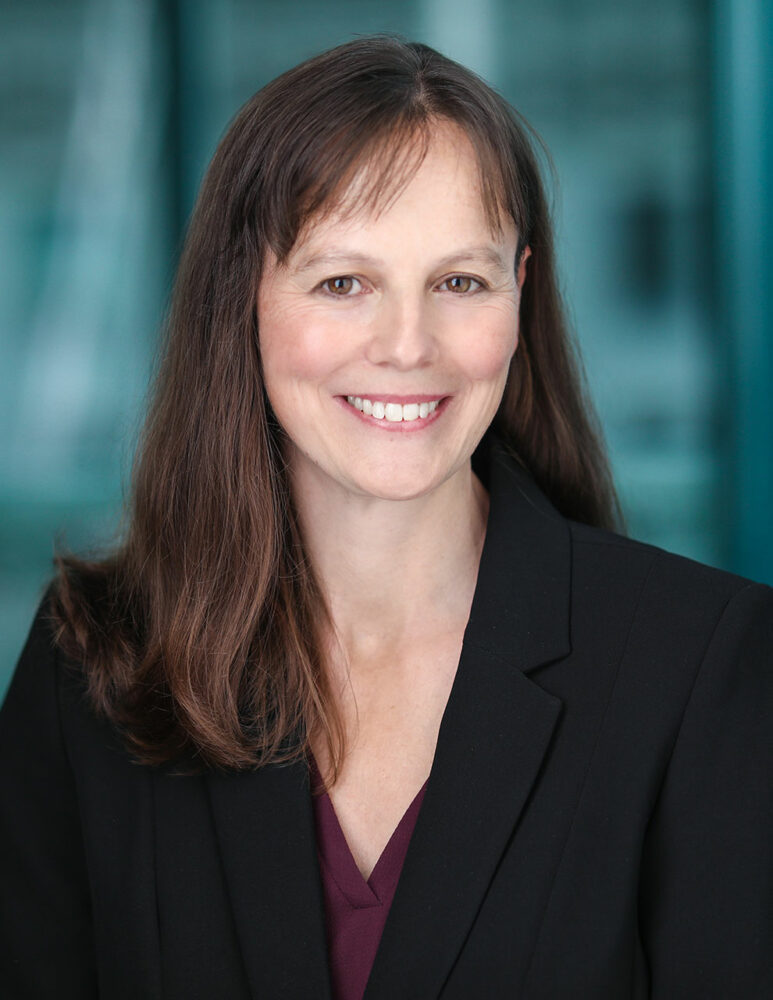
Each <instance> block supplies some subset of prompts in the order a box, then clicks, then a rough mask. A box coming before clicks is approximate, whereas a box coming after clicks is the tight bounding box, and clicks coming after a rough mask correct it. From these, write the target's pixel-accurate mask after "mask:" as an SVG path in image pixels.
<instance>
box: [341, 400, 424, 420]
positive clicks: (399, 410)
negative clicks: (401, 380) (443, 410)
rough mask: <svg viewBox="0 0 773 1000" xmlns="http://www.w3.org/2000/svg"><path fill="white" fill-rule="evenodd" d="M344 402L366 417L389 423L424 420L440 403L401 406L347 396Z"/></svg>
mask: <svg viewBox="0 0 773 1000" xmlns="http://www.w3.org/2000/svg"><path fill="white" fill-rule="evenodd" d="M346 401H347V403H350V404H351V405H352V406H354V407H356V408H357V409H358V410H362V412H363V413H365V414H366V415H367V416H374V417H375V418H376V419H377V420H384V419H386V420H389V421H390V422H391V423H400V421H402V420H408V421H410V420H418V419H424V418H425V417H428V416H429V414H430V413H434V412H435V410H436V409H437V407H438V403H439V402H440V400H439V399H433V401H432V402H431V403H406V404H405V406H401V405H400V404H399V403H382V402H381V401H380V400H378V399H376V400H371V399H366V398H365V397H364V396H347V397H346Z"/></svg>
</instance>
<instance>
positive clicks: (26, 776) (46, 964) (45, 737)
mask: <svg viewBox="0 0 773 1000" xmlns="http://www.w3.org/2000/svg"><path fill="white" fill-rule="evenodd" d="M47 597H48V595H46V598H44V599H43V602H42V604H41V605H40V607H39V608H38V612H37V614H36V616H35V620H34V622H33V624H32V628H31V630H30V633H29V637H28V639H27V642H26V644H25V646H24V649H23V651H22V654H21V657H20V659H19V662H18V664H17V666H16V670H15V672H14V675H13V678H12V680H11V684H10V687H9V689H8V692H7V695H6V698H5V701H4V703H3V706H2V709H0V995H2V996H3V997H4V998H6V1000H22V998H24V1000H38V998H40V1000H43V998H50V997H57V1000H75V998H78V1000H84V998H86V1000H87V998H89V997H96V996H97V985H96V963H95V956H94V946H93V938H92V923H91V910H90V903H89V885H88V877H87V872H86V862H85V858H84V850H83V843H82V836H81V828H80V820H79V814H78V804H77V798H76V791H75V783H74V779H73V775H72V772H71V770H70V766H69V764H68V760H67V754H66V750H65V746H64V741H63V737H62V727H61V723H60V712H59V696H58V670H59V666H58V657H57V654H56V650H55V648H54V644H53V640H52V634H51V631H50V627H49V625H48V621H47V615H46V610H47V604H48V601H47Z"/></svg>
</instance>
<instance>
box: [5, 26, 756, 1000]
mask: <svg viewBox="0 0 773 1000" xmlns="http://www.w3.org/2000/svg"><path fill="white" fill-rule="evenodd" d="M614 511H615V502H614V495H613V491H612V487H611V484H610V478H609V473H608V470H607V466H606V463H605V459H604V456H603V450H602V448H601V446H600V444H599V439H598V436H597V433H596V431H595V430H594V425H593V421H592V419H591V417H590V415H589V408H588V405H587V404H586V403H585V402H584V401H583V398H582V395H581V393H580V391H579V389H578V379H577V376H576V374H575V368H574V363H573V361H572V356H571V352H570V350H569V346H568V341H567V337H566V334H565V331H564V325H563V321H562V316H561V310H560V304H559V297H558V294H557V291H556V282H555V277H554V269H553V256H552V249H551V233H550V226H549V219H548V214H547V210H546V205H545V198H544V194H543V188H542V185H541V182H540V179H539V174H538V171H537V167H536V164H535V158H534V154H533V152H532V150H531V146H530V143H529V139H528V133H527V129H526V126H525V125H524V123H523V122H522V121H521V119H520V118H519V117H518V116H517V115H516V114H515V113H513V112H512V110H511V109H509V108H508V107H507V105H506V104H505V103H504V101H503V100H502V99H501V98H499V97H498V96H497V95H496V94H495V93H494V92H493V91H492V90H490V89H489V88H488V87H487V86H486V85H485V84H484V83H483V82H482V81H480V80H479V79H478V78H477V77H475V76H474V75H473V74H472V73H470V72H469V71H467V70H465V69H464V68H462V67H461V66H459V65H457V64H455V63H453V62H451V61H449V60H447V59H445V58H443V57H442V56H441V55H439V54H438V53H437V52H434V51H433V50H432V49H429V48H427V47H425V46H423V45H416V44H408V43H404V42H402V41H400V40H397V39H395V38H392V37H389V36H374V37H370V38H361V39H358V40H356V41H354V42H351V43H348V44H346V45H343V46H340V47H338V48H336V49H333V50H332V51H329V52H326V53H323V54H322V55H320V56H318V57H316V58H314V59H311V60H309V61H308V62H305V63H303V64H302V65H300V66H298V67H296V68H295V69H293V70H291V71H290V72H288V73H285V74H284V75H283V76H281V77H279V78H278V79H276V80H274V81H273V82H272V83H270V84H269V85H268V86H267V87H266V88H264V89H263V90H262V91H261V92H259V93H258V94H257V95H255V97H254V98H253V99H252V100H251V101H250V102H249V103H248V104H247V105H246V106H245V107H244V108H243V110H242V111H241V113H240V114H239V115H238V117H237V118H236V119H235V121H234V122H233V124H232V125H231V127H230V129H229V130H228V132H227V134H226V136H225V138H224V139H223V141H222V143H221V145H220V147H219V149H218V150H217V153H216V154H215V157H214V160H213V162H212V165H211V167H210V169H209V172H208V174H207V177H206V179H205V181H204V184H203V188H202V191H201V195H200V197H199V201H198V204H197V206H196V210H195V213H194V217H193V220H192V223H191V227H190V232H189V235H188V239H187V243H186V247H185V251H184V254H183V259H182V262H181V265H180V272H179V276H178V281H177V285H176V289H175V295H174V302H173V309H172V312H171V318H170V322H169V330H168V340H167V343H166V347H165V352H164V355H163V361H162V364H161V367H160V371H159V375H158V380H157V385H156V389H155V395H154V397H153V404H152V406H151V409H150V412H149V415H148V420H147V425H146V431H145V434H144V437H143V440H142V442H141V447H140V449H139V452H138V461H137V464H136V467H135V475H134V482H133V492H132V505H131V510H130V517H129V520H128V531H127V535H126V539H125V542H124V543H123V545H122V546H121V547H120V548H119V549H118V550H117V551H116V552H114V553H113V554H112V555H111V556H110V557H109V558H105V559H104V560H103V561H101V562H86V561H82V560H78V559H77V558H75V557H73V556H68V557H60V558H59V559H58V575H57V577H56V579H55V580H54V581H53V582H52V584H51V586H50V588H49V591H48V592H47V594H46V596H45V598H44V601H43V603H42V605H41V608H40V610H39V613H38V615H37V617H36V619H35V622H34V623H33V626H32V631H31V633H30V637H29V640H28V643H27V645H26V647H25V649H24V652H23V654H22V657H21V660H20V662H19V665H18V667H17V671H16V674H15V676H14V680H13V682H12V685H11V688H10V691H9V693H8V696H7V699H6V702H5V705H4V707H3V710H2V716H1V717H0V859H2V860H1V863H2V866H3V868H2V883H3V886H4V899H3V908H4V918H3V919H4V924H3V928H2V938H1V939H0V940H1V943H0V948H1V949H2V958H3V966H2V977H3V978H2V983H3V988H4V994H3V995H4V996H8V997H22V996H23V997H48V996H56V997H57V998H70V997H72V998H75V997H78V998H80V997H87V996H97V995H98V996H100V997H107V998H111V1000H112V998H124V997H126V998H129V997H131V998H137V997H143V998H151V997H165V998H166V997H171V998H181V1000H182V998H185V1000H190V998H194V997H202V998H212V997H227V998H229V1000H230V998H239V997H245V998H247V997H270V998H272V1000H275V998H325V997H341V998H347V1000H348V998H353V997H361V996H363V992H364V996H365V997H366V998H367V1000H394V998H396V997H400V998H416V1000H428V998H432V997H440V996H442V997H443V998H447V1000H452V998H454V1000H461V998H466V1000H467V998H477V997H483V996H485V997H487V998H488V997H492V998H499V997H515V996H517V997H524V998H537V997H540V998H541V997H545V998H551V1000H556V998H563V997H566V998H570V997H571V998H577V997H589V998H590V997H594V998H595V997H603V998H617V997H619V998H623V997H635V998H644V997H658V998H675V997H680V998H691V997H696V998H698V997H700V998H711V997H717V998H719V997H721V998H723V1000H727V998H730V997H743V998H747V1000H748V998H752V997H767V996H770V995H773V970H772V969H771V964H770V958H769V954H770V946H771V944H773V912H772V911H773V906H772V903H773V898H772V890H771V886H772V885H773V866H772V865H771V830H772V826H773V824H771V794H770V789H771V782H770V778H771V762H772V759H773V754H772V753H771V741H770V736H769V732H770V731H769V728H768V726H769V723H770V718H771V704H772V702H773V691H772V687H773V682H772V679H773V674H772V672H771V669H770V667H771V664H770V640H771V633H772V631H773V612H772V610H771V609H773V602H772V601H771V591H770V590H769V589H768V588H766V587H763V586H759V585H756V584H752V583H749V582H748V581H745V580H742V579H739V578H737V577H734V576H730V575H728V574H724V573H720V572H718V571H715V570H711V569H708V568H706V567H703V566H701V565H698V564H696V563H693V562H690V561H687V560H684V559H680V558H678V557H675V556H671V555H668V554H666V553H664V552H661V551H659V550H657V549H654V548H651V547H649V546H645V545H641V544H638V543H635V542H631V541H628V540H626V539H624V538H622V537H620V536H619V535H616V534H613V533H611V531H610V530H608V529H610V528H612V527H614ZM398 878H399V882H398ZM366 984H367V986H366Z"/></svg>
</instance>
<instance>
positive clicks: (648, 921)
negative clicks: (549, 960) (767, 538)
mask: <svg viewBox="0 0 773 1000" xmlns="http://www.w3.org/2000/svg"><path fill="white" fill-rule="evenodd" d="M639 917H640V928H641V933H642V940H643V946H644V950H645V952H646V954H647V956H648V959H649V964H650V982H651V997H653V998H655V1000H667V998H668V1000H671V998H673V997H701V998H702V1000H712V998H716V1000H720V998H721V1000H734V998H738V1000H741V998H743V1000H756V998H759V1000H762V998H768V997H773V590H771V589H770V588H768V587H764V586H761V585H757V584H751V585H748V586H746V587H744V588H743V589H741V590H740V591H739V592H738V593H737V594H736V595H735V597H734V598H732V599H731V600H730V602H729V603H728V604H727V606H726V607H725V610H724V613H723V615H722V617H721V619H720V621H719V623H718V624H717V626H716V628H715V630H714V634H713V636H712V638H711V640H710V642H709V644H708V646H707V649H706V653H705V656H704V658H703V662H702V663H701V666H700V669H699V671H698V673H697V675H696V679H695V682H694V684H693V688H692V692H691V695H690V698H689V701H688V702H687V705H686V708H685V711H684V715H683V718H682V722H681V726H680V729H679V733H678V736H677V739H676V742H675V744H674V747H673V751H672V754H671V759H670V762H669V765H668V768H667V771H666V774H665V778H664V781H663V785H662V787H661V789H660V793H659V796H658V800H657V803H656V807H655V810H654V812H653V814H652V817H651V820H650V823H649V826H648V830H647V835H646V840H645V845H644V855H643V865H642V873H641V885H640V912H639Z"/></svg>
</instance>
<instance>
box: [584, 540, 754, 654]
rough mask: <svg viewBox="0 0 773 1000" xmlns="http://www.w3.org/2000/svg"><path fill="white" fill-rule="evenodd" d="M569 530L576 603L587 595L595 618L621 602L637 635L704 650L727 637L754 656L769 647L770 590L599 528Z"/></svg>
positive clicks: (663, 644) (618, 606)
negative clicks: (753, 649) (754, 649)
mask: <svg viewBox="0 0 773 1000" xmlns="http://www.w3.org/2000/svg"><path fill="white" fill-rule="evenodd" d="M569 530H570V535H571V539H572V574H573V584H574V589H576V590H577V591H578V592H579V593H577V594H576V597H578V598H579V599H580V601H581V602H582V593H583V592H586V593H587V592H588V591H590V592H592V593H593V596H594V600H595V602H596V603H597V604H599V603H600V604H601V608H602V613H603V609H604V608H606V610H607V613H609V611H610V610H617V609H622V608H623V607H624V606H625V605H626V604H627V605H628V608H627V610H629V612H630V624H631V628H632V630H634V628H635V631H636V633H637V634H639V635H649V636H651V637H654V638H655V639H658V638H659V639H660V640H661V644H662V647H665V646H666V645H673V643H674V642H676V643H677V646H681V647H682V648H687V647H688V646H690V647H692V648H694V649H695V650H696V651H697V650H699V649H702V650H703V651H704V652H705V651H706V649H707V644H709V643H711V644H715V643H717V642H719V643H721V642H722V641H724V640H725V639H726V638H727V637H728V636H730V637H733V638H735V639H736V640H737V641H738V642H739V643H741V642H743V643H747V644H748V641H749V637H750V636H756V637H757V643H756V644H757V646H758V648H759V649H760V651H762V650H763V649H765V648H766V647H765V643H766V642H768V643H769V642H773V588H771V587H768V586H766V585H765V584H761V583H755V582H754V581H752V580H748V579H746V578H745V577H742V576H738V575H736V574H734V573H728V572H726V571H724V570H719V569H715V568H713V567H711V566H707V565H705V564H703V563H700V562H697V561H696V560H693V559H688V558H686V557H684V556H679V555H676V554H674V553H672V552H668V551H666V550H664V549H661V548H658V547H657V546H654V545H649V544H646V543H644V542H638V541H635V540H632V539H629V538H626V537H624V536H622V535H618V534H615V533H613V532H610V531H605V530H602V529H600V528H593V527H589V526H588V525H584V524H578V523H576V522H571V521H570V522H569ZM767 648H768V649H769V646H768V647H767Z"/></svg>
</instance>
